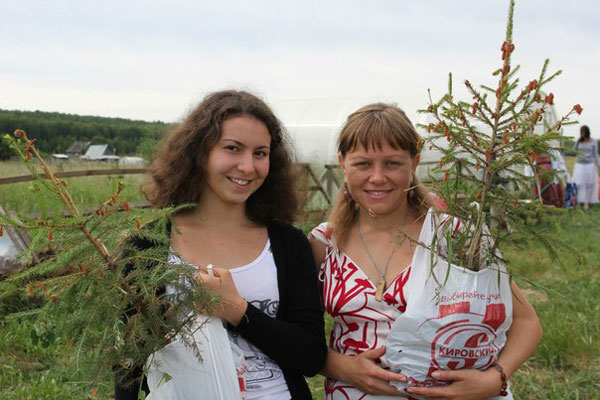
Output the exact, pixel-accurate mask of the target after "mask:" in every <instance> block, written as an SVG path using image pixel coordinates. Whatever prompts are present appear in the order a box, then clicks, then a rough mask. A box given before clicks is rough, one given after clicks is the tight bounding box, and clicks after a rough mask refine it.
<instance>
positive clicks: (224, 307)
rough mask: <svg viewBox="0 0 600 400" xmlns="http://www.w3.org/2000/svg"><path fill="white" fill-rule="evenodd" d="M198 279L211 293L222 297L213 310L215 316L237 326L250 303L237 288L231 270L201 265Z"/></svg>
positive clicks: (197, 275)
mask: <svg viewBox="0 0 600 400" xmlns="http://www.w3.org/2000/svg"><path fill="white" fill-rule="evenodd" d="M196 279H198V280H199V281H200V282H201V283H202V285H204V287H205V288H207V289H208V290H209V291H210V292H211V293H213V294H216V295H218V296H219V297H220V298H221V299H220V300H219V304H218V305H217V307H216V308H215V309H214V310H213V315H214V316H215V317H219V318H223V319H224V320H225V321H227V322H229V323H230V324H231V325H233V326H237V325H238V324H239V323H240V321H241V319H242V317H243V316H244V314H245V313H246V309H247V308H248V303H247V302H246V300H244V298H243V297H242V296H240V294H239V293H238V291H237V289H236V288H235V284H234V283H233V278H231V272H229V270H228V269H225V268H218V267H215V266H212V265H209V266H208V267H199V268H198V272H197V273H196Z"/></svg>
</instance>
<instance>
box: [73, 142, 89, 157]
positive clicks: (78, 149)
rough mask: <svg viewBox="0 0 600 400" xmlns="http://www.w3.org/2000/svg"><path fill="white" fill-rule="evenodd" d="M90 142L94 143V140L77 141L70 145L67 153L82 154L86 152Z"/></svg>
mask: <svg viewBox="0 0 600 400" xmlns="http://www.w3.org/2000/svg"><path fill="white" fill-rule="evenodd" d="M90 144H92V142H82V141H78V142H75V143H73V144H72V145H71V147H69V148H68V149H67V155H69V156H80V155H82V154H85V152H86V151H87V149H88V147H90Z"/></svg>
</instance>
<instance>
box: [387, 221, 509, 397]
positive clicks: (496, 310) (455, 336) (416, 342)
mask: <svg viewBox="0 0 600 400" xmlns="http://www.w3.org/2000/svg"><path fill="white" fill-rule="evenodd" d="M435 229H436V228H435V224H434V215H433V211H432V210H429V212H428V213H427V217H426V218H425V221H424V222H423V229H422V230H421V235H420V237H419V242H421V243H424V244H426V245H427V246H430V245H431V242H432V238H433V236H434V231H435ZM431 262H432V258H431V252H430V251H429V249H427V248H425V247H423V246H417V248H416V249H415V253H414V256H413V260H412V264H411V271H410V276H409V278H408V281H407V282H406V286H405V294H406V299H407V306H406V311H405V312H404V314H402V315H401V316H400V317H399V318H397V319H396V321H394V323H393V324H392V328H391V331H390V334H389V336H388V339H387V345H386V354H385V358H386V361H387V364H388V365H389V366H390V369H391V370H392V371H394V372H399V373H402V374H404V375H406V376H407V378H408V382H406V383H402V382H393V383H392V384H393V385H394V386H396V387H397V388H398V389H399V390H400V391H403V389H405V388H407V387H414V386H420V387H423V386H425V387H431V386H444V385H447V384H448V382H443V381H436V380H435V379H433V378H432V377H431V373H432V372H433V371H436V370H457V369H480V370H485V369H487V368H489V367H490V366H491V365H492V364H493V363H494V362H495V361H496V360H497V359H498V355H499V353H500V351H501V350H502V348H503V346H504V344H505V343H506V332H507V331H508V329H509V328H510V325H511V323H512V292H511V289H510V282H509V277H508V275H507V274H506V270H505V268H504V266H500V265H495V264H494V265H493V266H492V267H490V268H485V269H483V270H480V271H478V272H474V271H471V270H467V269H464V268H462V267H458V266H456V265H451V266H450V269H449V270H448V263H447V262H446V261H445V260H444V259H442V258H439V257H437V256H435V257H434V258H433V263H434V267H433V269H432V268H431ZM447 274H448V277H447V281H446V282H445V284H444V281H445V280H446V276H447ZM434 276H435V277H434ZM436 278H437V281H436ZM436 294H437V295H436ZM409 398H412V399H419V398H421V397H418V396H414V395H410V396H409ZM502 399H512V394H510V392H509V396H508V397H502Z"/></svg>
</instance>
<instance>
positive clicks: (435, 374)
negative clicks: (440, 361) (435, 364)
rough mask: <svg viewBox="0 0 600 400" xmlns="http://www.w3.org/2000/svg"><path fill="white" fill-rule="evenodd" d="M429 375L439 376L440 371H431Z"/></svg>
mask: <svg viewBox="0 0 600 400" xmlns="http://www.w3.org/2000/svg"><path fill="white" fill-rule="evenodd" d="M431 376H432V377H434V378H439V377H440V373H439V371H433V372H432V373H431Z"/></svg>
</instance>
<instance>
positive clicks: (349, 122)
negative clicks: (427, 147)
mask: <svg viewBox="0 0 600 400" xmlns="http://www.w3.org/2000/svg"><path fill="white" fill-rule="evenodd" d="M383 143H388V144H389V145H390V146H391V147H392V148H394V149H403V150H406V151H408V152H409V153H410V155H411V157H412V158H413V159H415V157H416V156H417V155H418V154H419V152H420V148H421V145H420V143H421V138H420V137H419V134H418V133H417V131H416V130H415V128H414V126H413V125H412V123H411V122H410V120H409V119H408V117H407V116H406V114H405V113H404V111H402V110H401V109H400V108H398V107H397V106H395V105H392V104H385V103H374V104H369V105H366V106H364V107H361V108H359V109H358V110H356V111H355V112H353V113H352V114H350V115H349V116H348V118H347V119H346V123H345V124H344V127H343V128H342V131H341V132H340V135H339V137H338V140H337V144H338V152H339V154H341V156H342V158H345V157H346V154H347V153H348V152H351V151H353V150H354V149H355V148H356V147H357V146H358V145H361V146H362V147H364V148H365V149H368V148H372V149H376V148H377V149H381V147H382V145H383ZM344 185H345V184H344ZM344 192H345V193H344ZM406 195H407V199H408V205H409V206H410V207H412V208H413V209H414V210H415V211H417V213H418V214H420V215H422V214H425V213H426V212H427V210H428V209H429V208H430V207H433V206H434V204H433V202H432V200H431V199H430V196H429V195H428V191H427V189H425V187H424V186H423V185H422V184H421V183H420V182H419V180H418V179H417V177H416V176H415V175H414V174H413V176H412V179H411V187H410V190H409V191H408V192H407V193H406ZM357 211H358V205H357V204H356V202H355V201H354V200H353V199H352V197H351V196H349V193H348V192H347V191H346V190H345V189H344V188H342V189H340V191H339V192H338V194H337V198H336V200H335V203H334V205H333V208H332V209H331V213H330V215H329V225H330V226H331V228H332V229H333V235H335V238H336V241H337V243H338V246H341V245H343V244H344V242H345V241H346V239H347V236H348V232H349V231H350V228H351V227H352V223H353V222H354V220H355V218H356V216H357Z"/></svg>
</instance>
